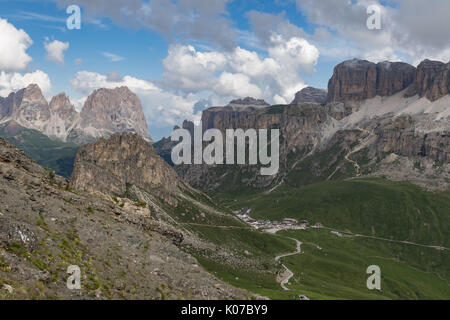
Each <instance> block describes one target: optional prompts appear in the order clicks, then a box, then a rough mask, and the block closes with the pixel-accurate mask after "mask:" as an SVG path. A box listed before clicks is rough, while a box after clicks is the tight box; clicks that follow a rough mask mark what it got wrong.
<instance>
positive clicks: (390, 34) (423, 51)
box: [296, 0, 450, 63]
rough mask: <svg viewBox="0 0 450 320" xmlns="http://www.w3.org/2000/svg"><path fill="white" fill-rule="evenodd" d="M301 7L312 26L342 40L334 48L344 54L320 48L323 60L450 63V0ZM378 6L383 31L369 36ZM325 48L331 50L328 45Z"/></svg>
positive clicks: (300, 2)
mask: <svg viewBox="0 0 450 320" xmlns="http://www.w3.org/2000/svg"><path fill="white" fill-rule="evenodd" d="M296 3H297V7H298V9H299V11H301V13H302V14H304V15H305V16H306V17H307V18H308V20H309V21H310V22H312V23H314V24H316V25H319V26H320V27H321V28H324V27H325V28H327V29H329V30H331V31H332V32H335V33H336V37H334V38H339V40H338V42H334V43H333V45H334V47H335V48H339V50H336V49H335V50H323V51H322V49H321V48H320V49H321V53H322V54H327V53H329V54H339V53H340V54H342V53H346V54H351V55H353V56H357V57H361V58H367V59H372V60H373V61H375V62H376V61H382V60H400V58H401V57H406V58H407V59H408V60H409V61H408V62H414V63H417V61H420V60H422V59H424V58H427V57H439V58H440V60H443V61H445V62H447V61H448V60H449V59H450V51H449V49H450V34H449V33H448V30H449V29H450V20H449V19H448V18H447V16H448V12H449V11H450V2H449V1H447V0H433V1H421V0H408V1H406V0H388V1H379V0H355V1H348V0H322V1H314V0H296ZM373 4H376V5H378V6H379V8H380V10H381V21H382V29H381V30H369V29H368V28H367V25H366V22H367V18H368V17H369V16H368V14H367V8H368V6H369V5H373ZM418 12H420V14H419V15H418V14H417V13H418ZM317 40H319V39H317ZM321 45H323V46H324V47H326V44H325V43H323V42H322V44H321ZM321 45H319V47H320V46H321ZM346 47H347V48H349V47H353V48H354V50H348V49H345V48H346ZM329 49H330V48H329ZM442 52H444V53H446V54H445V55H443V54H442Z"/></svg>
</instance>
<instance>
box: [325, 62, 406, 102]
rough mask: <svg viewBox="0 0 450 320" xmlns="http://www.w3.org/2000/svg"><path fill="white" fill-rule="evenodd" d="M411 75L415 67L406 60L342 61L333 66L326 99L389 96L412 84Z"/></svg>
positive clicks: (331, 100) (346, 100) (342, 99)
mask: <svg viewBox="0 0 450 320" xmlns="http://www.w3.org/2000/svg"><path fill="white" fill-rule="evenodd" d="M414 75H415V68H414V67H413V66H410V65H408V64H406V63H401V62H394V63H393V62H381V63H378V64H375V63H373V62H369V61H366V60H358V59H354V60H349V61H345V62H343V63H341V64H339V65H338V66H336V68H335V69H334V73H333V76H332V78H331V79H330V81H329V83H328V99H327V101H328V102H333V101H339V102H348V101H362V100H366V99H370V98H373V97H375V96H377V95H378V96H391V95H393V94H395V93H397V92H399V91H402V90H404V89H406V88H407V87H408V86H409V85H411V84H412V83H413V81H414Z"/></svg>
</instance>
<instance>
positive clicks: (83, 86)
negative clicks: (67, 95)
mask: <svg viewBox="0 0 450 320" xmlns="http://www.w3.org/2000/svg"><path fill="white" fill-rule="evenodd" d="M71 85H72V87H73V88H74V89H75V90H76V91H78V92H80V93H82V94H84V95H88V94H90V93H91V92H92V91H93V90H96V89H99V88H110V89H113V88H117V87H121V86H127V87H128V88H129V89H130V90H131V91H133V92H134V93H136V94H137V95H138V96H139V98H140V99H141V101H142V106H143V109H144V113H145V115H146V118H147V121H148V124H149V126H150V127H157V128H163V127H167V126H174V125H175V124H177V123H180V122H181V121H183V120H184V119H189V120H193V121H198V120H199V114H194V112H193V109H194V104H195V103H196V102H197V101H198V98H197V97H195V96H194V95H186V96H179V95H176V94H173V93H170V92H167V91H164V90H162V89H160V88H159V87H157V86H156V85H155V84H154V83H152V82H150V81H147V80H143V79H138V78H135V77H131V76H128V75H127V76H124V77H115V76H113V77H111V74H109V75H103V74H99V73H96V72H88V71H80V72H78V73H77V74H76V75H75V78H73V79H72V80H71ZM84 100H85V98H82V99H80V100H79V102H80V103H81V102H83V101H84ZM80 103H78V104H79V105H80ZM78 108H80V107H79V106H78Z"/></svg>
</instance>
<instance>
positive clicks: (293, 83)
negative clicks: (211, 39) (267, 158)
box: [163, 34, 319, 103]
mask: <svg viewBox="0 0 450 320" xmlns="http://www.w3.org/2000/svg"><path fill="white" fill-rule="evenodd" d="M318 59H319V50H318V49H317V48H316V47H315V46H314V45H312V44H310V43H309V42H308V41H307V40H305V39H303V38H299V37H292V38H288V39H285V38H284V37H282V36H281V35H278V34H273V36H272V38H271V40H270V46H269V47H268V57H265V58H263V57H261V56H260V54H258V53H256V52H254V51H249V50H246V49H243V48H241V47H236V48H235V49H234V50H232V51H230V52H217V51H206V52H200V51H197V50H196V49H195V48H194V47H193V46H182V45H175V46H172V47H171V48H170V49H169V54H168V56H167V58H166V59H165V60H164V63H163V65H164V74H163V78H164V81H163V83H164V85H165V86H166V87H167V88H171V89H174V90H179V91H183V92H186V93H196V92H201V91H212V93H214V94H217V95H219V96H222V97H231V98H243V97H246V96H253V97H255V98H264V99H265V100H266V101H268V102H269V103H271V102H274V101H276V102H277V103H289V102H290V101H292V99H293V98H294V95H295V93H296V92H297V91H299V90H301V89H303V88H304V87H305V86H306V84H305V82H304V81H303V79H302V78H301V76H300V74H301V73H302V72H304V73H312V72H314V71H315V66H316V64H317V61H318Z"/></svg>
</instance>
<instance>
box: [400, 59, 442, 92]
mask: <svg viewBox="0 0 450 320" xmlns="http://www.w3.org/2000/svg"><path fill="white" fill-rule="evenodd" d="M449 93H450V62H449V63H447V64H444V63H442V62H439V61H430V60H425V61H423V62H422V63H420V64H419V65H418V67H417V71H416V73H415V76H414V83H413V85H412V86H411V87H410V88H409V90H408V92H407V94H406V95H407V96H414V95H416V94H418V95H419V96H420V97H427V98H428V100H430V101H436V100H438V99H440V98H442V97H444V96H446V95H447V94H449Z"/></svg>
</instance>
